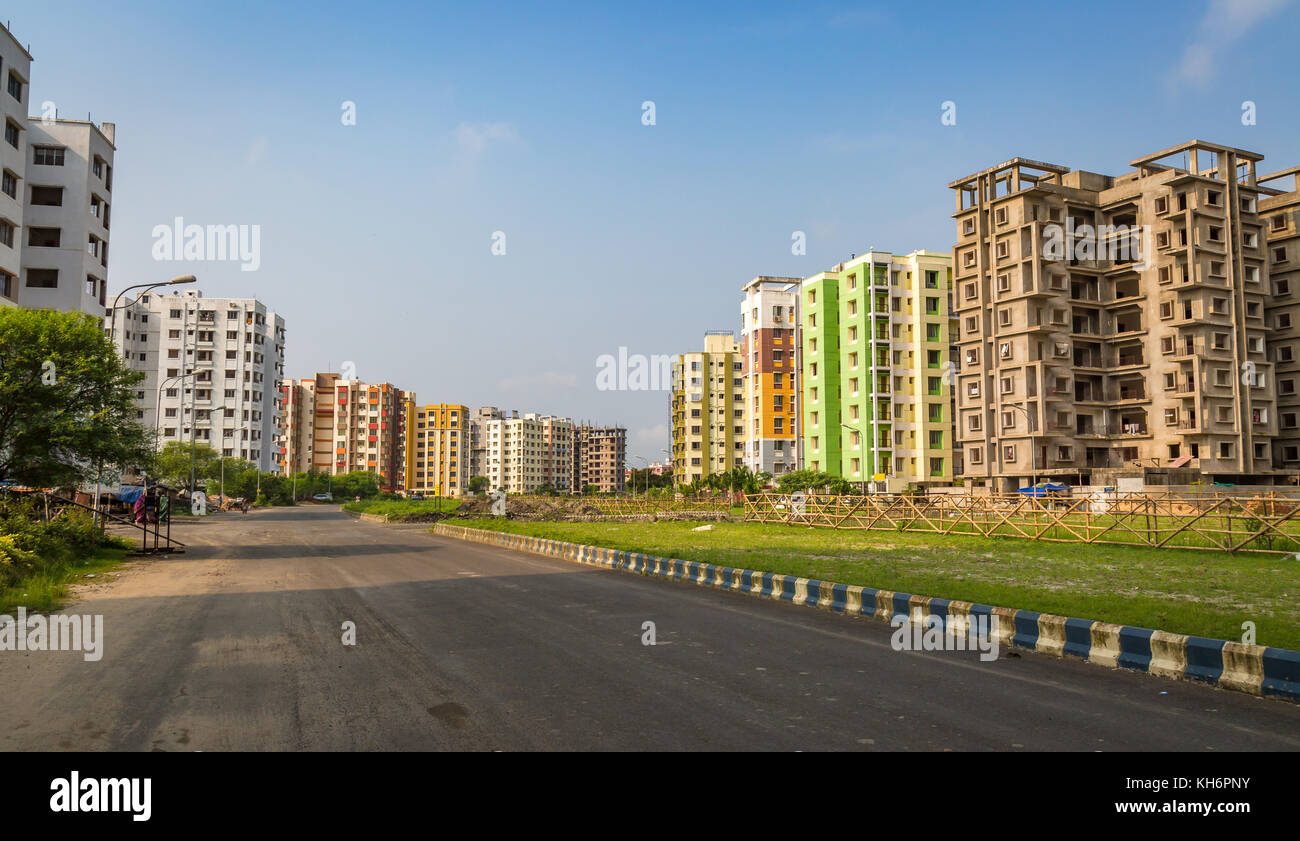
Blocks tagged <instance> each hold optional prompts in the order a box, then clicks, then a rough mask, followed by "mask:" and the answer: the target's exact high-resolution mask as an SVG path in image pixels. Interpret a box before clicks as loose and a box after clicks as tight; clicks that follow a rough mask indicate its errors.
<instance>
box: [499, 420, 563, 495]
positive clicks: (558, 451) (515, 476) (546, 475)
mask: <svg viewBox="0 0 1300 841" xmlns="http://www.w3.org/2000/svg"><path fill="white" fill-rule="evenodd" d="M501 415H502V416H501V417H497V418H490V419H485V420H482V421H481V422H482V423H483V425H484V429H483V433H482V435H483V439H484V443H485V445H486V453H485V456H484V458H485V461H486V468H487V472H486V473H485V474H481V475H486V476H487V479H488V487H489V489H490V490H504V491H505V492H506V493H512V494H521V493H533V492H534V491H538V490H553V491H556V492H558V493H569V492H570V491H571V490H572V483H573V422H572V421H571V420H569V419H568V418H559V417H555V416H552V415H540V414H536V413H533V412H529V413H527V414H525V415H523V416H522V417H521V416H519V413H518V412H512V413H511V414H510V416H505V413H501Z"/></svg>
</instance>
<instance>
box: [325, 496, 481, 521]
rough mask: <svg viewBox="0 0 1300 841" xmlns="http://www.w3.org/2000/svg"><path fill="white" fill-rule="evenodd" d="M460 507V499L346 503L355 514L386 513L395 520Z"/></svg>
mask: <svg viewBox="0 0 1300 841" xmlns="http://www.w3.org/2000/svg"><path fill="white" fill-rule="evenodd" d="M459 507H460V500H458V499H363V500H361V501H360V502H349V503H346V504H344V506H343V510H344V511H351V512H353V513H354V514H379V515H386V516H388V517H389V519H390V520H392V521H394V522H400V521H402V520H404V519H419V518H420V517H424V516H427V515H429V514H436V513H444V514H449V513H451V512H452V511H455V510H456V509H457V508H459Z"/></svg>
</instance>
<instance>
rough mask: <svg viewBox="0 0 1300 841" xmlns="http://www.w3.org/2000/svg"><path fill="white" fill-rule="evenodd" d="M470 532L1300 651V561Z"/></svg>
mask: <svg viewBox="0 0 1300 841" xmlns="http://www.w3.org/2000/svg"><path fill="white" fill-rule="evenodd" d="M457 524H458V525H467V526H471V527H475V528H485V529H495V530H498V531H507V532H511V533H514V534H527V535H534V536H538V537H546V538H551V539H554V540H566V541H570V542H574V543H583V544H587V545H591V546H605V547H609V548H612V549H626V550H633V551H637V552H644V553H647V554H651V555H660V556H664V557H671V558H678V559H681V560H687V561H702V562H705V563H712V564H719V565H722V566H731V567H743V568H745V569H752V570H760V571H763V572H774V573H780V574H785V575H794V576H798V577H802V578H816V579H820V580H823V581H833V582H835V583H838V584H858V585H863V586H868V587H877V588H881V589H886V590H895V591H899V592H906V593H913V594H918V595H924V596H937V597H940V598H946V599H961V600H965V601H971V602H978V603H982V604H991V605H995V606H998V607H1007V608H1014V609H1023V610H1036V611H1042V612H1044V613H1055V614H1061V615H1064V616H1072V617H1077V618H1081V619H1097V620H1101V621H1104V622H1114V623H1118V624H1125V625H1136V626H1139V627H1144V628H1156V629H1160V630H1164V631H1171V632H1174V633H1183V634H1194V635H1199V636H1206V637H1212V638H1215V639H1229V640H1233V639H1241V636H1242V627H1241V625H1242V623H1243V622H1246V621H1251V622H1254V623H1255V624H1256V635H1257V638H1256V641H1257V642H1258V643H1259V644H1260V645H1272V646H1277V647H1280V648H1290V649H1296V650H1300V560H1296V559H1295V558H1294V557H1278V556H1272V555H1251V554H1238V555H1230V554H1228V553H1226V552H1216V551H1209V550H1196V549H1152V548H1147V547H1138V546H1132V547H1130V546H1106V545H1088V544H1069V543H1047V542H1040V541H1033V540H1025V539H1017V538H996V537H993V538H986V537H977V536H965V535H927V534H917V533H912V532H894V531H890V532H883V531H836V530H833V529H814V528H808V527H799V526H785V525H770V524H763V523H716V524H714V530H713V531H711V532H693V531H691V529H692V528H693V527H694V526H696V525H699V523H693V522H657V523H621V522H573V523H566V522H521V521H515V520H498V519H478V520H464V521H457Z"/></svg>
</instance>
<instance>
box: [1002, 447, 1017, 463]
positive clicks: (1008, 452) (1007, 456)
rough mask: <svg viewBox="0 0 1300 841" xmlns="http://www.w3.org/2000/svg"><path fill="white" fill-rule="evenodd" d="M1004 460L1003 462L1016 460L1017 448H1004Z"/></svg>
mask: <svg viewBox="0 0 1300 841" xmlns="http://www.w3.org/2000/svg"><path fill="white" fill-rule="evenodd" d="M1002 460H1003V461H1015V460H1016V447H1015V445H1014V444H1009V445H1007V446H1005V447H1003V448H1002Z"/></svg>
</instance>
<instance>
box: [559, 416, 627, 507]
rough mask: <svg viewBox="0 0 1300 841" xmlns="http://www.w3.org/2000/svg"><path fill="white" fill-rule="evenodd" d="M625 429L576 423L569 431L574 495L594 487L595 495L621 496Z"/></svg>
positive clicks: (624, 455)
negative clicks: (616, 494)
mask: <svg viewBox="0 0 1300 841" xmlns="http://www.w3.org/2000/svg"><path fill="white" fill-rule="evenodd" d="M626 463H627V429H625V428H624V427H621V426H592V425H590V424H579V425H578V426H575V427H574V429H573V480H572V481H571V483H570V487H571V488H572V489H573V492H574V493H582V492H584V491H585V490H586V489H587V488H589V487H594V488H595V489H596V492H597V493H603V494H608V493H623V491H624V490H626V488H627V473H626V468H625V465H626Z"/></svg>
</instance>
